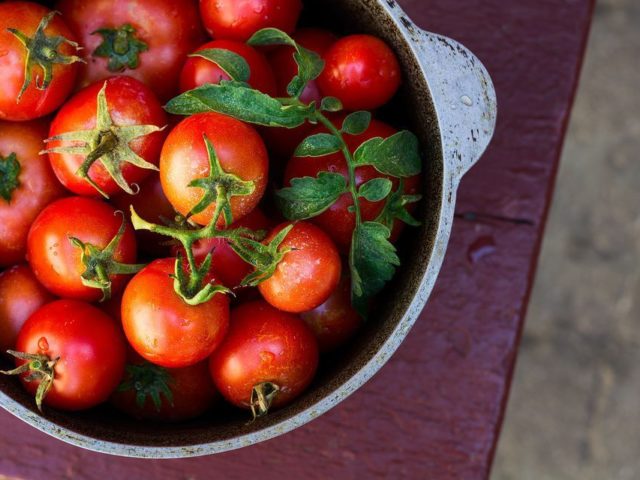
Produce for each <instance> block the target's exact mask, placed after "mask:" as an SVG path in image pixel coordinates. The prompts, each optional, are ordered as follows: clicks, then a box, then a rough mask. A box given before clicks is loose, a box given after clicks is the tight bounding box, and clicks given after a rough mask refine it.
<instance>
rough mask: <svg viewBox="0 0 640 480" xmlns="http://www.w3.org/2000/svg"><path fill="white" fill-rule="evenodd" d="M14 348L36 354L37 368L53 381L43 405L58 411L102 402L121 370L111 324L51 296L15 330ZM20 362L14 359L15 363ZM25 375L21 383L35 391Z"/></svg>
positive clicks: (118, 336) (85, 307) (118, 339)
mask: <svg viewBox="0 0 640 480" xmlns="http://www.w3.org/2000/svg"><path fill="white" fill-rule="evenodd" d="M16 350H17V351H18V352H24V353H27V354H32V355H37V356H39V357H40V358H39V360H40V361H41V363H42V364H44V365H43V367H42V369H41V371H42V372H43V373H46V374H48V375H50V378H51V380H52V381H53V384H52V386H51V390H49V392H48V394H47V395H46V396H45V398H44V404H46V405H49V406H51V407H54V408H58V409H61V410H84V409H87V408H91V407H94V406H96V405H98V404H100V403H102V402H104V401H105V400H107V399H108V398H109V396H110V395H111V393H112V392H113V391H114V390H115V388H116V387H117V385H118V383H119V382H120V379H121V378H122V375H123V373H124V365H125V341H124V338H123V336H122V333H121V332H120V331H119V330H118V328H117V326H116V323H115V322H114V321H113V320H112V319H110V318H109V317H108V316H107V315H106V314H105V313H103V312H102V311H101V310H99V309H97V308H95V307H93V306H91V305H89V304H87V303H84V302H78V301H76V300H57V301H55V302H53V303H49V304H47V305H45V306H44V307H42V308H40V309H39V310H38V311H36V312H35V313H34V314H33V315H32V316H31V317H29V319H28V320H27V322H26V323H25V324H24V326H23V327H22V330H20V334H19V335H18V340H17V342H16ZM34 360H35V359H34ZM49 362H55V364H54V365H53V366H51V365H48V363H49ZM25 363H27V362H25V361H24V360H16V366H18V367H19V366H21V365H24V364H25ZM32 371H33V370H32ZM26 376H27V373H23V374H22V375H21V376H20V379H21V380H22V383H23V385H24V387H25V388H26V389H27V390H28V391H29V392H31V393H36V390H37V389H38V386H39V385H40V383H41V380H35V381H31V382H27V381H26V380H25V377H26Z"/></svg>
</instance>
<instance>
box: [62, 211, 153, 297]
mask: <svg viewBox="0 0 640 480" xmlns="http://www.w3.org/2000/svg"><path fill="white" fill-rule="evenodd" d="M120 213H121V212H120ZM126 226H127V224H126V220H125V219H124V215H123V219H122V224H121V225H120V228H119V229H118V233H116V235H115V236H114V237H113V238H112V239H111V241H110V242H109V243H108V245H107V246H106V247H104V248H102V249H101V248H100V247H96V246H95V245H92V244H91V243H85V242H83V241H81V240H80V239H78V238H75V237H69V241H70V242H71V244H72V245H73V246H75V247H77V248H79V249H80V250H81V251H82V253H81V256H80V260H81V261H82V263H83V265H84V266H85V271H84V272H82V275H81V276H80V278H81V280H82V284H83V285H84V286H85V287H89V288H97V289H99V290H101V291H102V299H101V300H100V301H101V302H105V301H107V300H109V299H110V298H111V278H110V277H111V276H112V275H133V274H134V273H138V272H139V271H140V270H142V268H144V264H134V265H129V264H125V263H120V262H116V261H115V260H114V259H113V256H114V254H115V252H116V249H117V248H118V245H119V244H120V240H122V236H123V235H124V232H125V228H126Z"/></svg>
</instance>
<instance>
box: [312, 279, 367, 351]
mask: <svg viewBox="0 0 640 480" xmlns="http://www.w3.org/2000/svg"><path fill="white" fill-rule="evenodd" d="M300 317H301V318H302V319H303V320H304V321H305V323H306V324H307V325H308V326H309V327H310V328H311V330H312V331H313V333H314V335H315V337H316V339H317V340H318V345H319V347H320V351H321V352H329V351H331V350H334V349H336V348H337V347H339V346H341V345H343V344H344V343H345V342H346V341H347V340H349V339H350V338H351V337H352V336H353V334H354V333H355V332H356V331H357V330H358V328H359V327H360V325H361V324H362V317H361V316H360V315H359V314H358V312H357V311H356V310H355V309H354V308H353V307H352V306H351V282H350V279H349V277H346V276H343V278H342V279H341V280H340V284H339V285H338V288H336V289H335V291H334V292H333V293H332V294H331V296H330V297H329V298H328V299H327V301H326V302H324V303H323V304H322V305H320V306H319V307H316V308H314V309H313V310H311V311H309V312H304V313H301V314H300Z"/></svg>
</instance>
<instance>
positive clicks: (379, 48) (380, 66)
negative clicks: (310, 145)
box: [318, 35, 402, 110]
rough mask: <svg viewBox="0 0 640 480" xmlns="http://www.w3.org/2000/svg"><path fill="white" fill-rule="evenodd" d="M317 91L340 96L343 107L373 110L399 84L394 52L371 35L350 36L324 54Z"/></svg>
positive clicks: (397, 64) (390, 96)
mask: <svg viewBox="0 0 640 480" xmlns="http://www.w3.org/2000/svg"><path fill="white" fill-rule="evenodd" d="M324 60H325V62H326V65H325V69H324V70H323V72H322V74H321V75H320V77H319V78H318V85H319V86H320V90H322V93H324V94H325V95H327V96H331V97H336V98H339V99H340V100H341V101H342V104H343V106H344V108H345V109H346V110H374V109H376V108H378V107H381V106H382V105H384V104H385V103H387V102H388V101H389V100H391V98H392V97H393V96H394V95H395V93H396V92H397V91H398V88H399V87H400V81H401V76H402V75H401V71H400V64H399V62H398V59H397V57H396V55H395V53H393V51H392V50H391V49H390V48H389V47H388V46H387V44H386V43H384V42H383V41H382V40H380V39H379V38H376V37H373V36H371V35H349V36H347V37H343V38H341V39H340V40H338V41H337V42H336V43H334V44H333V46H332V47H331V48H330V49H329V50H328V51H327V52H325V54H324Z"/></svg>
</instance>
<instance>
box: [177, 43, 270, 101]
mask: <svg viewBox="0 0 640 480" xmlns="http://www.w3.org/2000/svg"><path fill="white" fill-rule="evenodd" d="M210 48H217V49H222V50H229V51H230V52H233V53H237V54H238V55H240V56H241V57H242V58H244V59H245V60H246V61H247V64H248V65H249V70H250V71H251V74H250V76H249V81H248V83H249V85H251V86H252V87H253V88H255V89H256V90H260V91H261V92H263V93H266V94H267V95H271V96H272V97H275V96H276V80H275V77H274V75H273V72H272V71H271V66H270V65H269V63H268V62H267V59H266V58H265V57H264V55H262V54H261V53H260V52H258V51H257V50H256V49H255V48H253V47H251V46H249V45H247V44H246V43H242V42H238V41H234V40H214V41H212V42H209V43H205V44H204V45H202V46H201V47H200V48H198V49H197V50H196V52H199V51H201V50H205V49H210ZM221 80H231V77H230V76H229V75H228V74H227V73H226V72H225V71H224V70H222V69H221V68H220V67H219V66H218V65H217V64H215V63H213V62H212V61H210V60H207V59H205V58H202V57H189V58H188V59H187V62H186V63H185V64H184V67H182V72H181V73H180V91H181V92H186V91H187V90H191V89H193V88H197V87H199V86H201V85H204V84H205V83H212V84H218V83H220V81H221Z"/></svg>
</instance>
